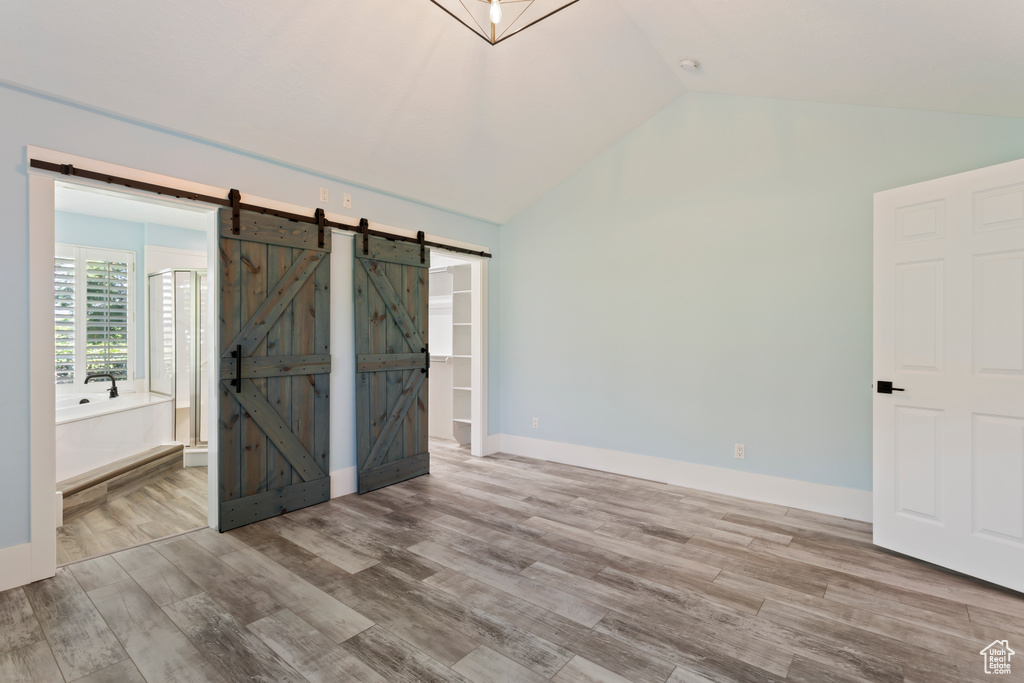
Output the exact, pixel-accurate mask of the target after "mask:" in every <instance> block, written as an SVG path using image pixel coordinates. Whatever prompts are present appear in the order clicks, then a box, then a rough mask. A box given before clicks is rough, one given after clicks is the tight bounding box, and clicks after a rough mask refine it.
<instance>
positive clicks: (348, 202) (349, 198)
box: [342, 192, 352, 209]
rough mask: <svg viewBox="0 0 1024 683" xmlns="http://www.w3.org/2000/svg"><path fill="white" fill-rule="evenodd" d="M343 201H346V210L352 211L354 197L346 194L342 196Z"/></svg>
mask: <svg viewBox="0 0 1024 683" xmlns="http://www.w3.org/2000/svg"><path fill="white" fill-rule="evenodd" d="M342 199H344V200H345V201H344V204H345V208H346V209H351V208H352V195H350V194H349V193H348V192H346V193H345V194H344V195H342Z"/></svg>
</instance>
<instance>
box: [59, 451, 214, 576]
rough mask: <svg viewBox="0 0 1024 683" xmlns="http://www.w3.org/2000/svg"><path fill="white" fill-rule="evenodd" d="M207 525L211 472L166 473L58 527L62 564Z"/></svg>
mask: <svg viewBox="0 0 1024 683" xmlns="http://www.w3.org/2000/svg"><path fill="white" fill-rule="evenodd" d="M203 526H206V468H205V467H185V468H182V469H179V470H173V471H170V472H167V473H166V474H165V475H164V476H163V477H161V478H160V479H157V480H156V481H153V482H151V483H149V484H146V485H145V486H143V487H141V488H140V489H138V490H136V491H133V492H132V493H130V494H128V495H126V496H122V497H120V498H115V499H114V500H112V501H109V502H107V503H106V504H104V505H103V506H101V507H99V508H97V509H95V510H92V511H91V512H87V513H86V514H84V515H82V516H81V517H77V518H75V519H73V520H71V521H70V522H68V523H67V524H65V525H64V526H62V527H59V528H58V529H57V564H58V565H63V564H68V563H69V562H78V561H79V560H84V559H86V558H89V557H95V556H97V555H103V554H106V553H111V552H114V551H117V550H124V549H125V548H131V547H132V546H136V545H139V544H140V543H147V542H149V541H154V540H157V539H160V538H165V537H167V536H171V535H173V534H180V533H182V532H185V531H191V530H193V529H198V528H199V527H203Z"/></svg>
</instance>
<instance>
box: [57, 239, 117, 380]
mask: <svg viewBox="0 0 1024 683" xmlns="http://www.w3.org/2000/svg"><path fill="white" fill-rule="evenodd" d="M134 283H135V254H134V253H133V252H129V251H114V250H109V249H93V248H89V247H75V246H69V245H57V250H56V257H55V259H54V292H55V301H54V303H55V305H54V322H55V333H56V335H55V337H56V381H57V383H58V384H77V385H81V384H83V383H84V382H85V378H86V377H87V376H88V375H94V374H104V373H109V374H111V375H113V376H114V377H115V378H116V379H118V380H124V381H128V380H134V366H133V360H134V358H133V356H134V353H133V348H132V345H133V343H134V317H135V316H134V308H133V305H134V304H133V300H134V289H135V288H134ZM125 389H128V390H130V386H126V387H125Z"/></svg>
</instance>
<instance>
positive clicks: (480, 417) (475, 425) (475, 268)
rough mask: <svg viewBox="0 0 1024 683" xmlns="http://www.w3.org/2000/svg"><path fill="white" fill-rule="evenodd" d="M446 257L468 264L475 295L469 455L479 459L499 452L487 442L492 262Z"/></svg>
mask: <svg viewBox="0 0 1024 683" xmlns="http://www.w3.org/2000/svg"><path fill="white" fill-rule="evenodd" d="M460 246H464V245H460ZM469 248H471V249H474V250H476V251H483V250H484V248H483V247H480V246H472V247H469ZM430 250H431V251H440V252H444V251H445V250H444V249H443V248H441V247H431V248H430ZM447 253H450V254H451V255H452V257H453V258H457V259H459V260H462V261H466V262H468V263H469V282H470V284H469V287H470V291H471V292H472V295H471V296H470V309H471V319H472V321H473V325H472V326H471V327H470V339H469V354H470V356H472V358H471V359H470V361H469V388H470V392H469V393H470V404H469V421H470V422H471V423H472V424H471V425H470V437H469V438H470V442H469V452H470V455H475V456H476V457H478V458H479V457H483V456H485V455H492V454H494V453H497V452H498V448H497V447H494V445H493V444H488V439H487V262H488V261H489V260H490V259H488V258H486V257H483V256H477V255H475V254H463V253H461V252H454V251H453V252H447Z"/></svg>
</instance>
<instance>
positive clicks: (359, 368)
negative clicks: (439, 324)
mask: <svg viewBox="0 0 1024 683" xmlns="http://www.w3.org/2000/svg"><path fill="white" fill-rule="evenodd" d="M363 244H364V242H363V241H362V240H361V239H359V238H358V237H357V239H356V245H355V247H356V248H355V263H354V264H353V280H354V286H355V334H356V451H357V458H356V460H357V472H358V490H359V492H360V493H366V492H367V491H373V490H374V489H378V488H382V487H384V486H389V485H391V484H395V483H398V482H400V481H405V480H406V479H411V478H413V477H418V476H420V475H423V474H427V473H429V472H430V453H429V452H428V448H427V382H428V379H427V378H428V375H429V373H428V370H429V357H430V356H429V351H428V349H429V347H428V340H427V314H428V313H427V307H428V294H429V292H428V287H429V277H428V275H429V269H430V254H429V253H427V252H426V251H424V250H423V249H421V247H420V246H419V245H417V244H411V243H405V242H391V241H389V240H386V239H383V238H377V237H370V238H368V239H367V240H366V242H365V245H366V248H365V251H364V249H363Z"/></svg>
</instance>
